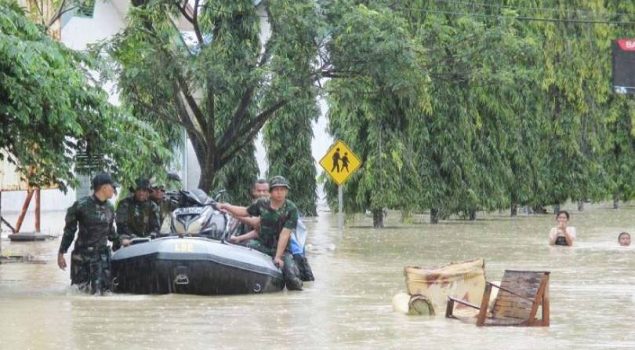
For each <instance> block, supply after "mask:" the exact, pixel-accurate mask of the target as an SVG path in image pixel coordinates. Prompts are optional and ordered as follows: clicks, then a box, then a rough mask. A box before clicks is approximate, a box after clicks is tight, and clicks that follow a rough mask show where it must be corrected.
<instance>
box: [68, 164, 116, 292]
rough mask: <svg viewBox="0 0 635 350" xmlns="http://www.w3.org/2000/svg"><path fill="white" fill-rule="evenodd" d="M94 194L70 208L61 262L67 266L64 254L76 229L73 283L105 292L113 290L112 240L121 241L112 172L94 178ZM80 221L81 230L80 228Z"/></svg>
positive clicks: (72, 254)
mask: <svg viewBox="0 0 635 350" xmlns="http://www.w3.org/2000/svg"><path fill="white" fill-rule="evenodd" d="M92 187H93V194H92V195H91V196H86V197H84V198H81V199H80V200H78V201H76V202H75V203H73V205H72V206H71V207H70V208H68V210H67V212H66V226H64V235H63V236H62V242H61V243H60V249H59V254H58V256H57V265H58V266H59V267H60V269H62V270H65V269H66V259H65V258H64V254H65V253H66V252H67V251H68V248H69V247H70V245H71V243H72V242H73V239H74V238H75V232H76V231H77V240H76V241H75V247H74V248H73V252H72V253H71V284H74V285H77V286H78V287H79V289H80V290H82V291H87V292H90V293H93V294H94V293H100V294H103V293H104V292H106V291H110V290H111V282H112V281H111V276H110V247H108V245H107V243H108V240H110V241H113V242H115V243H117V242H118V239H119V238H118V236H117V233H116V232H115V227H114V225H113V224H114V222H115V209H114V207H113V205H112V204H111V203H110V202H108V199H110V198H112V196H113V195H114V193H115V184H114V182H113V181H112V178H111V177H110V175H109V174H105V173H102V174H98V175H97V176H95V177H94V178H93V181H92ZM78 225H79V230H78Z"/></svg>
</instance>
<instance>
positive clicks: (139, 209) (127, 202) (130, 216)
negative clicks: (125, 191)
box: [117, 196, 161, 238]
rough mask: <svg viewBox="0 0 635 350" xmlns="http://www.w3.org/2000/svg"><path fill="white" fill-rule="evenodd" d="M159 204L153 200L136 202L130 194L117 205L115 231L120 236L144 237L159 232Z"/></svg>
mask: <svg viewBox="0 0 635 350" xmlns="http://www.w3.org/2000/svg"><path fill="white" fill-rule="evenodd" d="M159 216H160V214H159V206H158V205H156V204H155V203H154V202H153V201H151V200H149V199H148V200H147V201H145V202H138V201H136V200H135V199H134V196H130V197H127V198H125V199H124V200H122V201H121V202H119V205H118V206H117V233H118V234H119V236H120V237H121V238H131V237H146V236H149V235H150V233H152V232H157V233H158V232H159V230H160V228H161V224H160V223H159Z"/></svg>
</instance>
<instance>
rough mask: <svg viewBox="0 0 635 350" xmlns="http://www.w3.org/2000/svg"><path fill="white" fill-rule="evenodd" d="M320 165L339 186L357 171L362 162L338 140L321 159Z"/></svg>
mask: <svg viewBox="0 0 635 350" xmlns="http://www.w3.org/2000/svg"><path fill="white" fill-rule="evenodd" d="M320 165H321V166H322V168H324V170H326V173H327V174H329V175H330V176H331V178H332V179H333V181H335V183H336V184H338V185H341V184H343V183H344V182H346V180H348V178H349V177H350V176H351V175H352V174H353V173H354V172H355V171H357V169H359V167H360V166H361V165H362V162H361V161H360V160H359V158H358V157H357V156H356V155H355V153H353V151H351V149H350V148H349V147H348V145H346V144H345V143H344V141H341V140H338V141H337V142H335V143H334V144H333V145H332V146H331V148H329V150H328V151H327V152H326V154H325V155H324V157H322V159H321V160H320Z"/></svg>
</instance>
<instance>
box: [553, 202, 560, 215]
mask: <svg viewBox="0 0 635 350" xmlns="http://www.w3.org/2000/svg"><path fill="white" fill-rule="evenodd" d="M559 211H560V204H554V205H553V213H554V214H558V212H559Z"/></svg>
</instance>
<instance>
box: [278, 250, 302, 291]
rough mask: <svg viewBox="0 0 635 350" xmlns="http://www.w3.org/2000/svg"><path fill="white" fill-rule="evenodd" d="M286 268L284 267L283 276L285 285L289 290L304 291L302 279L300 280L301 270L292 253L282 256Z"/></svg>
mask: <svg viewBox="0 0 635 350" xmlns="http://www.w3.org/2000/svg"><path fill="white" fill-rule="evenodd" d="M282 260H283V261H284V266H283V267H282V276H283V278H284V284H285V286H286V287H287V289H288V290H302V279H301V278H300V269H298V265H296V263H295V260H293V256H292V255H291V254H290V253H288V252H287V253H284V255H283V256H282Z"/></svg>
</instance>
